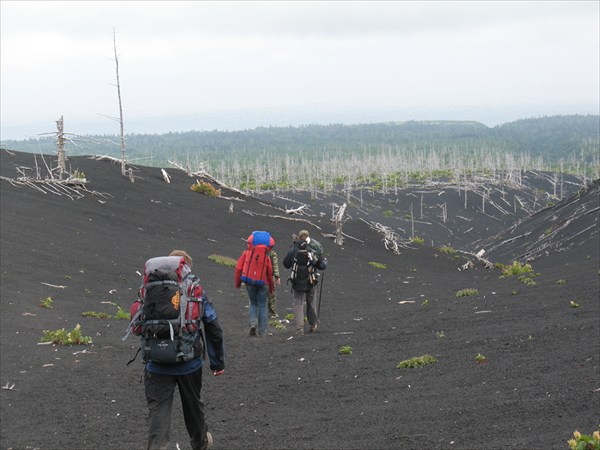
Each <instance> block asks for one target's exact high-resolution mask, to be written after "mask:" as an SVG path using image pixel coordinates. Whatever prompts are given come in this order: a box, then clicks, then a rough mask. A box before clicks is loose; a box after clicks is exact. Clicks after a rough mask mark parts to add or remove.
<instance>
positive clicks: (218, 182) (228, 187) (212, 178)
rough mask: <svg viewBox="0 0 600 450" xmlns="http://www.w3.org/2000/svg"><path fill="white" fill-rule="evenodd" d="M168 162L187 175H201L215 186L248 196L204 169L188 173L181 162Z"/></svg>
mask: <svg viewBox="0 0 600 450" xmlns="http://www.w3.org/2000/svg"><path fill="white" fill-rule="evenodd" d="M169 164H171V165H173V166H175V167H176V168H178V169H180V170H182V171H184V172H185V173H186V174H187V175H188V176H196V177H201V178H206V179H207V180H208V181H210V182H211V183H214V184H216V185H217V186H219V187H221V188H223V189H227V190H229V191H232V192H236V193H238V194H240V195H243V196H244V197H248V194H246V193H244V192H242V191H240V190H239V189H236V188H234V187H230V186H227V185H226V184H225V183H223V182H222V181H219V180H217V179H216V178H215V177H213V176H212V175H211V174H209V173H208V172H206V171H205V170H204V169H201V170H199V171H196V172H192V173H189V171H188V170H187V169H185V168H184V167H182V166H181V164H177V163H176V162H173V161H169Z"/></svg>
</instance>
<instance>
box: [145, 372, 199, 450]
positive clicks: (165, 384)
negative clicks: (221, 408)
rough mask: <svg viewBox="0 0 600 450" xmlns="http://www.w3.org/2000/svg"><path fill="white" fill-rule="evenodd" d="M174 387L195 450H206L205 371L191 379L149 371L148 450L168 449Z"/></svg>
mask: <svg viewBox="0 0 600 450" xmlns="http://www.w3.org/2000/svg"><path fill="white" fill-rule="evenodd" d="M175 386H177V387H178V388H179V396H180V397H181V406H182V409H183V417H184V420H185V427H186V428H187V431H188V434H189V435H190V444H191V446H192V449H194V450H204V449H205V448H206V447H207V440H206V430H207V426H206V421H205V420H204V403H202V402H201V401H200V391H201V390H202V368H200V369H198V370H196V371H195V372H192V373H190V374H188V375H178V376H174V375H157V374H154V373H150V372H148V371H147V370H146V371H145V373H144V387H145V389H146V400H147V401H148V409H149V411H150V412H149V417H148V422H149V433H148V450H155V449H166V448H167V447H168V446H169V433H170V429H171V409H172V407H173V394H174V393H175Z"/></svg>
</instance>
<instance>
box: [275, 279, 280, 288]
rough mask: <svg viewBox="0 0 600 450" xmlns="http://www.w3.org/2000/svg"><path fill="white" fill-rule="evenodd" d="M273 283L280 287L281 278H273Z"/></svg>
mask: <svg viewBox="0 0 600 450" xmlns="http://www.w3.org/2000/svg"><path fill="white" fill-rule="evenodd" d="M275 283H277V286H281V278H275Z"/></svg>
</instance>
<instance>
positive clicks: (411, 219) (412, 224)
mask: <svg viewBox="0 0 600 450" xmlns="http://www.w3.org/2000/svg"><path fill="white" fill-rule="evenodd" d="M410 228H411V235H410V237H411V238H413V239H414V238H415V215H414V213H413V204H412V203H411V204H410Z"/></svg>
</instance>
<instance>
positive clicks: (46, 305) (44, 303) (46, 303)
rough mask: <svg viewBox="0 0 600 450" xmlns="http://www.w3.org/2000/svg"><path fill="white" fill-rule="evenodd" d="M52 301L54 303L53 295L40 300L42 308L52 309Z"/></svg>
mask: <svg viewBox="0 0 600 450" xmlns="http://www.w3.org/2000/svg"><path fill="white" fill-rule="evenodd" d="M52 303H54V300H52V298H51V297H46V298H45V299H43V300H41V301H40V306H41V307H42V308H46V309H52Z"/></svg>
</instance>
